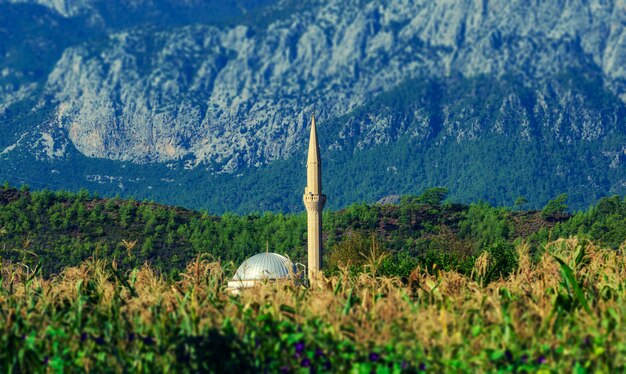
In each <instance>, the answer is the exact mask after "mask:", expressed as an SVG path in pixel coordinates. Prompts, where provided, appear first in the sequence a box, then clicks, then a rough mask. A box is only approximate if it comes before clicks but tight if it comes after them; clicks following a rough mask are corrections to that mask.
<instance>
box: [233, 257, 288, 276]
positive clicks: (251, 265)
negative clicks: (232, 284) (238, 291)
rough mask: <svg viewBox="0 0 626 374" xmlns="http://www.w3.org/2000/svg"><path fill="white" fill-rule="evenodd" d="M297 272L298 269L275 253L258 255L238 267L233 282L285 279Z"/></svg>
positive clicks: (285, 258)
mask: <svg viewBox="0 0 626 374" xmlns="http://www.w3.org/2000/svg"><path fill="white" fill-rule="evenodd" d="M297 272H298V268H297V267H296V266H295V265H294V264H293V263H292V262H291V261H290V260H289V259H288V258H287V257H285V256H281V255H279V254H277V253H259V254H257V255H254V256H252V257H250V258H249V259H247V260H246V261H244V262H243V263H242V264H241V266H239V269H237V273H236V274H235V276H234V277H233V280H234V281H255V280H261V279H285V278H289V277H290V276H291V275H292V274H296V273H297Z"/></svg>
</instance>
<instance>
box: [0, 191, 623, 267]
mask: <svg viewBox="0 0 626 374" xmlns="http://www.w3.org/2000/svg"><path fill="white" fill-rule="evenodd" d="M446 197H447V190H446V189H443V188H432V189H429V190H426V191H425V192H424V193H423V194H422V195H420V196H405V197H403V198H402V199H401V201H400V202H399V203H398V204H393V205H366V204H353V205H351V206H349V207H347V208H346V209H343V210H340V211H335V212H325V213H324V228H323V234H324V244H325V246H326V248H327V250H326V252H325V255H324V261H325V269H326V271H328V272H331V273H332V272H333V271H335V270H337V269H339V268H341V267H348V268H350V269H352V270H353V271H360V270H363V269H366V270H368V271H374V272H377V273H378V274H382V275H398V276H408V274H409V273H410V272H411V270H413V269H414V268H415V267H416V266H422V267H428V268H430V269H442V270H452V269H456V270H459V271H461V272H469V271H470V270H471V269H472V267H473V265H474V261H475V260H476V258H477V257H478V256H479V255H480V254H481V253H483V252H484V251H488V252H489V253H490V256H491V257H492V258H493V259H495V261H491V262H490V263H491V264H492V266H493V269H490V271H489V273H488V274H490V276H491V277H492V278H494V279H495V278H497V277H499V276H500V275H504V274H507V273H508V272H510V271H511V270H512V269H514V268H515V266H516V263H517V260H516V253H515V250H514V245H515V244H518V243H519V242H520V241H526V242H528V243H529V245H530V246H531V248H532V250H533V251H534V252H535V253H540V252H541V248H542V245H543V244H545V243H546V242H548V241H551V240H554V239H556V238H559V237H568V236H571V235H578V236H579V237H588V238H590V239H592V240H594V241H595V242H597V243H599V244H602V245H606V246H610V247H611V248H614V249H619V248H620V247H621V246H622V243H624V241H625V240H626V201H624V200H623V199H622V198H620V197H611V198H606V199H602V200H601V201H600V202H599V203H598V204H597V205H596V206H595V207H593V208H591V209H589V210H588V211H585V212H580V213H576V214H574V215H570V214H568V213H566V209H567V205H566V199H567V197H566V196H565V195H561V196H559V197H557V198H556V199H554V200H553V201H551V202H550V203H548V205H546V207H545V208H544V209H543V210H542V211H522V210H519V207H513V208H494V207H492V206H489V205H488V204H485V203H478V204H471V205H462V204H455V203H451V202H448V201H446ZM518 203H519V204H518V205H521V204H523V203H524V202H523V199H519V201H518ZM516 242H517V243H516ZM266 249H269V250H270V251H272V252H277V253H281V254H286V255H288V256H289V257H290V258H291V259H292V260H294V261H297V262H302V263H306V215H305V214H280V213H278V214H277V213H270V212H266V213H251V214H247V215H235V214H224V215H222V216H213V215H209V214H207V213H206V212H194V211H190V210H186V209H183V208H177V207H169V206H164V205H160V204H156V203H152V202H138V201H134V200H123V199H119V198H112V199H101V198H99V197H98V196H96V195H92V194H90V193H88V192H87V191H84V190H83V191H80V192H79V193H69V192H64V191H60V192H51V191H47V190H44V191H32V192H31V191H29V189H28V187H22V188H20V189H19V190H18V189H15V188H12V187H10V186H8V185H4V186H3V187H1V188H0V257H1V258H2V260H3V261H12V262H21V263H22V264H24V265H25V266H29V267H32V268H34V267H36V266H38V264H39V266H40V268H41V270H42V272H43V274H44V275H45V276H48V275H50V274H54V273H59V272H61V271H62V269H63V268H64V267H66V266H72V265H77V264H79V263H81V262H83V261H85V260H86V259H88V258H90V257H98V258H105V259H107V260H109V261H111V262H115V263H116V265H117V266H118V267H119V268H121V269H130V268H133V267H138V266H141V265H143V264H144V263H149V264H151V265H152V266H153V267H155V268H156V269H159V270H160V271H161V272H162V274H164V275H165V276H174V275H176V274H177V273H178V272H179V271H181V270H182V269H184V267H185V265H186V264H187V263H188V262H190V261H192V260H193V259H194V258H195V257H196V256H198V255H207V254H208V255H210V256H211V257H213V258H215V259H220V260H221V261H222V262H223V263H224V264H226V267H227V268H230V271H234V270H235V268H236V266H237V265H238V264H240V263H241V262H242V261H243V260H245V259H246V258H247V257H249V256H251V255H253V254H256V253H259V252H262V251H265V250H266Z"/></svg>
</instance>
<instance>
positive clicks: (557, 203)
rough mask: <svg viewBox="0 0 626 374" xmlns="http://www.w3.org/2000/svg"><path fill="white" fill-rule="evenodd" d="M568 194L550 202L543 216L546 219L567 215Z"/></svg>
mask: <svg viewBox="0 0 626 374" xmlns="http://www.w3.org/2000/svg"><path fill="white" fill-rule="evenodd" d="M566 201H567V194H560V195H559V196H557V197H556V198H554V199H552V200H550V201H548V204H546V206H545V207H544V208H543V210H542V211H541V216H542V217H543V218H544V219H547V218H554V217H555V216H557V215H560V214H563V213H565V211H566V210H567V204H565V202H566Z"/></svg>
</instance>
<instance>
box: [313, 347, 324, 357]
mask: <svg viewBox="0 0 626 374" xmlns="http://www.w3.org/2000/svg"><path fill="white" fill-rule="evenodd" d="M324 356H326V355H325V354H324V351H322V350H321V349H320V348H317V349H316V350H315V358H320V357H324Z"/></svg>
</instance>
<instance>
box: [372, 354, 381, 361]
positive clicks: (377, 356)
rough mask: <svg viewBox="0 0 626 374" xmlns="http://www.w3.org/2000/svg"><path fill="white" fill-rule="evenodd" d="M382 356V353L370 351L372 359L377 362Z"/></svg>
mask: <svg viewBox="0 0 626 374" xmlns="http://www.w3.org/2000/svg"><path fill="white" fill-rule="evenodd" d="M379 358H380V355H379V354H378V353H376V352H372V353H370V361H372V362H376V361H378V359H379Z"/></svg>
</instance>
